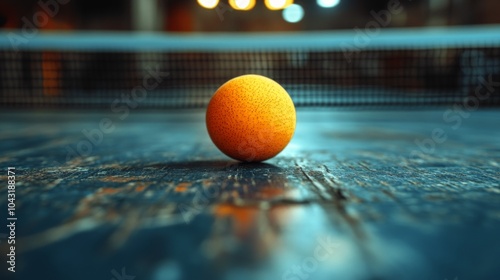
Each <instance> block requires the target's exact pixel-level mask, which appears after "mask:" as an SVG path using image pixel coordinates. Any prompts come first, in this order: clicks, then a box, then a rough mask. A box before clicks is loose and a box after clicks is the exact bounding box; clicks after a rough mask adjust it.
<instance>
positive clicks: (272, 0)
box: [264, 0, 293, 10]
mask: <svg viewBox="0 0 500 280" xmlns="http://www.w3.org/2000/svg"><path fill="white" fill-rule="evenodd" d="M264 3H265V4H266V7H267V8H268V9H269V10H282V9H285V8H287V7H288V6H290V5H292V4H293V0H266V1H265V2H264Z"/></svg>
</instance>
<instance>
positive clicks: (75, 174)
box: [0, 109, 500, 280]
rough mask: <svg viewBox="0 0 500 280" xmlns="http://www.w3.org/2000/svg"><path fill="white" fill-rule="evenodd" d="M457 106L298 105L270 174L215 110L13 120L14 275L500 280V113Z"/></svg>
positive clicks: (8, 147) (8, 145) (6, 124)
mask: <svg viewBox="0 0 500 280" xmlns="http://www.w3.org/2000/svg"><path fill="white" fill-rule="evenodd" d="M446 110H447V109H436V110H433V111H410V112H401V111H390V112H382V111H378V112H377V111H375V112H359V111H343V112H332V111H333V109H330V111H328V110H321V111H317V110H299V112H298V123H297V131H296V133H295V136H294V138H293V140H292V142H291V143H290V145H289V146H288V147H287V148H286V149H285V151H283V152H282V153H281V154H280V155H279V156H277V157H276V158H274V159H272V160H269V161H267V162H265V163H261V164H241V163H237V162H235V161H232V160H230V159H228V158H226V157H225V156H224V155H223V154H221V153H220V152H219V151H218V150H217V149H216V148H215V146H214V145H213V144H212V143H211V141H210V139H209V138H208V135H207V133H206V130H205V126H204V115H203V112H202V111H170V112H155V113H145V112H139V111H131V112H130V114H129V115H128V116H126V117H124V115H116V114H113V113H112V112H73V113H70V112H67V111H66V112H52V113H47V112H2V113H0V120H1V121H0V123H1V124H0V128H1V134H0V163H1V164H0V165H1V166H2V173H1V174H0V181H1V182H2V183H1V185H0V197H1V198H2V199H1V200H0V209H1V211H0V213H1V215H0V218H1V221H2V223H7V222H6V214H7V211H6V210H7V199H6V198H7V167H8V166H12V167H15V168H16V183H17V188H16V217H17V221H16V256H17V258H16V273H11V272H8V271H7V266H8V265H7V264H6V253H7V252H8V248H9V246H10V245H8V244H7V242H6V241H7V239H6V238H7V234H8V232H7V231H8V230H7V229H6V227H5V226H2V227H0V228H2V229H1V230H0V234H1V235H0V238H1V243H0V251H1V256H0V258H1V262H0V263H1V266H2V268H1V270H0V271H1V272H0V277H1V278H2V279H6V278H4V277H5V276H7V277H13V276H15V277H16V278H17V279H52V280H58V279H85V280H88V279H107V280H109V279H116V280H121V279H128V280H132V279H137V280H143V279H238V280H239V279H320V280H322V279H325V280H326V279H436V280H442V279H460V280H462V279H500V266H499V256H500V241H499V238H500V111H498V110H497V111H491V110H485V111H481V110H479V111H475V112H461V113H462V114H459V113H460V112H454V113H451V114H449V115H446V116H443V113H445V112H446ZM104 117H106V118H109V119H108V120H104V123H101V122H102V119H103V118H104ZM120 117H124V119H123V120H122V119H120ZM106 121H108V122H109V121H111V122H112V123H111V124H110V123H106ZM100 125H101V127H100ZM103 125H104V126H103ZM110 125H111V126H112V127H113V128H114V130H113V131H111V132H110V131H106V132H107V133H102V130H101V133H102V138H101V137H99V133H96V129H103V128H108V126H110ZM83 129H85V130H86V131H87V132H88V133H87V134H89V133H90V135H91V138H92V137H93V142H91V141H90V140H89V138H88V137H87V136H86V135H85V133H83V132H82V130H83ZM134 277H135V278H134ZM307 277H309V278H307ZM8 279H10V278H8Z"/></svg>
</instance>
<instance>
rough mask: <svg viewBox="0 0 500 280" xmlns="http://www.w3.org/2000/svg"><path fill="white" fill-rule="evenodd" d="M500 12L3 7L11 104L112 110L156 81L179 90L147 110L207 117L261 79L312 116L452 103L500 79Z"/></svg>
mask: <svg viewBox="0 0 500 280" xmlns="http://www.w3.org/2000/svg"><path fill="white" fill-rule="evenodd" d="M499 12H500V1H496V0H411V1H410V0H309V1H305V0H220V1H219V0H189V1H188V0H184V1H174V0H129V1H121V0H108V1H98V0H86V1H83V0H23V1H15V0H4V1H2V2H1V4H0V106H6V107H12V106H18V107H22V106H24V107H33V106H59V107H66V106H80V107H96V106H100V107H108V106H109V104H110V103H111V102H113V100H114V99H116V98H117V97H120V96H121V94H122V93H123V92H124V91H125V92H130V90H131V89H133V88H134V87H135V86H137V85H140V84H141V83H142V80H143V78H144V77H145V76H147V75H148V73H149V72H150V71H151V69H157V71H160V72H164V73H169V78H168V79H165V80H164V81H162V83H160V84H158V85H157V86H156V87H155V88H154V89H150V90H149V95H148V98H147V99H146V100H144V101H143V103H142V106H141V108H167V107H168V108H172V107H173V108H186V107H190V108H193V107H196V108H203V107H204V106H206V104H207V102H208V100H209V98H210V97H211V95H212V94H213V92H214V91H215V90H216V89H217V88H218V87H219V86H220V85H221V84H222V83H224V82H226V81H227V80H229V79H231V78H233V77H235V76H239V75H243V74H248V73H254V74H260V75H264V76H268V77H270V78H272V79H275V80H276V81H277V82H279V83H280V84H282V85H283V86H284V87H285V89H287V91H288V92H289V93H290V94H291V96H292V98H293V99H294V101H295V104H296V106H299V107H300V106H366V105H375V106H379V105H389V106H394V105H398V106H399V105H409V106H415V105H424V106H426V105H450V104H453V103H457V102H461V100H462V99H463V98H466V97H467V96H470V95H472V94H474V89H475V87H476V85H477V84H478V81H480V80H481V79H488V77H489V76H491V75H492V77H493V78H495V79H496V78H497V77H500V59H499V58H500V48H499V47H498V46H499V45H500V37H499V36H498V34H499V32H500V31H499V30H500V25H498V24H499V23H500V17H499V16H498V14H499ZM478 79H479V80H478ZM481 103H482V105H485V106H497V105H500V94H498V93H494V94H492V96H491V98H489V99H488V100H481Z"/></svg>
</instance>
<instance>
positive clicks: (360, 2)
mask: <svg viewBox="0 0 500 280" xmlns="http://www.w3.org/2000/svg"><path fill="white" fill-rule="evenodd" d="M55 1H56V0H45V1H38V0H21V1H19V0H3V1H2V2H1V3H0V27H1V28H21V27H22V26H23V22H22V20H21V19H22V17H23V16H30V15H33V14H34V13H35V12H37V11H38V10H40V9H43V8H42V7H41V5H39V2H42V3H47V5H49V4H50V3H51V2H55ZM388 2H390V1H387V0H295V1H290V0H231V1H228V0H220V1H218V0H188V1H186V0H128V1H122V0H107V1H100V0H59V2H57V3H58V4H59V5H64V8H63V9H60V11H58V13H57V16H56V17H54V18H51V19H50V22H49V23H48V24H46V25H45V26H43V29H46V30H68V29H77V30H148V31H166V32H255V31H265V32H273V31H312V30H332V29H349V28H354V27H356V26H364V24H365V23H366V22H367V21H369V20H370V19H371V15H370V11H379V10H383V9H385V8H386V7H387V4H388ZM400 2H401V5H402V6H403V7H404V11H403V12H402V13H399V14H398V15H397V16H395V18H394V19H393V20H392V22H391V23H390V25H389V26H388V27H422V26H452V25H476V24H494V23H500V17H499V16H498V12H499V11H500V1H496V0H411V1H409V0H401V1H400ZM63 3H64V4H63ZM291 3H293V5H292V6H289V5H290V4H291ZM49 6H50V5H49ZM286 6H289V7H288V10H286V9H285V10H283V7H286ZM221 17H223V21H222V22H221V20H220V19H221Z"/></svg>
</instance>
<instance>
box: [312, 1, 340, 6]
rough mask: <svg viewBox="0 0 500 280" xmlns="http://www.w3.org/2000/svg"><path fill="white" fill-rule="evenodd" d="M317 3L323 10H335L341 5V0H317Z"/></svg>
mask: <svg viewBox="0 0 500 280" xmlns="http://www.w3.org/2000/svg"><path fill="white" fill-rule="evenodd" d="M316 2H317V3H318V5H319V6H320V7H322V8H333V7H335V6H337V5H338V4H339V3H340V0H317V1H316Z"/></svg>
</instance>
